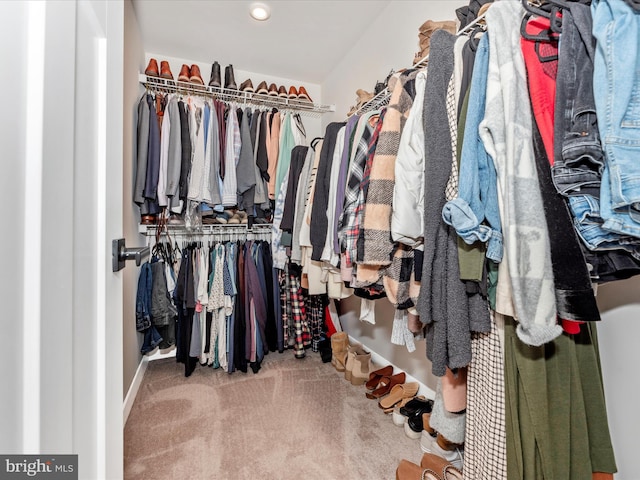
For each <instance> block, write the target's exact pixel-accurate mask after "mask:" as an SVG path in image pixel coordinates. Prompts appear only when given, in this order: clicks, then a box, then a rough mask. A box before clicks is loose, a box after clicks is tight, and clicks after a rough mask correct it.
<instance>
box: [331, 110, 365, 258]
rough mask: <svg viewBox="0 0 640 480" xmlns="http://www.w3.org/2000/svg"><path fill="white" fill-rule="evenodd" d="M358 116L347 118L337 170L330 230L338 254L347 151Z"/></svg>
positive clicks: (347, 165)
mask: <svg viewBox="0 0 640 480" xmlns="http://www.w3.org/2000/svg"><path fill="white" fill-rule="evenodd" d="M358 120H360V116H358V115H353V116H351V117H349V120H347V126H346V127H345V130H344V149H343V150H342V158H341V159H340V172H338V189H337V191H336V212H335V213H336V214H335V215H334V217H333V225H332V227H331V231H332V233H333V251H334V253H336V254H338V255H340V241H339V240H338V220H339V219H340V218H341V217H342V210H343V209H344V198H345V188H346V186H347V173H348V172H349V153H350V152H351V149H350V148H349V147H350V145H351V137H352V136H353V133H354V130H355V129H356V126H357V125H358Z"/></svg>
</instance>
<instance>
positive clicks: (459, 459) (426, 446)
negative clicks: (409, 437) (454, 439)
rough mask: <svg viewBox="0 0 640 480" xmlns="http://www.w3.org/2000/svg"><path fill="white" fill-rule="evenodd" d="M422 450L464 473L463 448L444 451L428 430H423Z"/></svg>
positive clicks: (421, 438)
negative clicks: (442, 459)
mask: <svg viewBox="0 0 640 480" xmlns="http://www.w3.org/2000/svg"><path fill="white" fill-rule="evenodd" d="M420 449H421V450H422V451H423V452H424V453H433V454H434V455H438V456H439V457H442V458H444V459H445V460H446V461H447V462H449V463H450V464H451V465H453V466H454V467H456V468H457V469H458V470H460V471H462V464H463V456H462V454H463V449H462V448H461V447H456V449H455V450H444V449H443V448H442V447H441V446H440V445H438V441H437V440H436V437H432V436H431V435H429V433H428V432H427V431H426V430H423V431H422V436H421V437H420Z"/></svg>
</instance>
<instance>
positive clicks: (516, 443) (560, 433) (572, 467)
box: [505, 317, 617, 480]
mask: <svg viewBox="0 0 640 480" xmlns="http://www.w3.org/2000/svg"><path fill="white" fill-rule="evenodd" d="M516 325H517V323H516V321H515V320H514V319H513V318H512V317H505V396H506V399H505V400H506V425H507V473H508V478H509V480H518V479H521V480H537V479H545V480H590V479H591V476H592V475H591V474H592V472H606V473H615V472H616V471H617V468H616V463H615V457H614V454H613V447H612V445H611V437H610V434H609V424H608V421H607V411H606V406H605V398H604V386H603V383H602V373H601V367H600V354H599V351H598V340H597V332H596V325H595V323H594V322H588V323H585V324H583V325H581V328H580V330H581V332H580V333H579V334H577V335H569V334H567V333H563V334H562V335H560V336H559V337H557V338H556V339H555V340H554V341H552V342H549V343H547V344H545V345H542V346H540V347H532V346H529V345H526V344H524V343H523V342H522V341H520V339H519V338H518V337H517V335H516Z"/></svg>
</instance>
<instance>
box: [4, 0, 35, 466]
mask: <svg viewBox="0 0 640 480" xmlns="http://www.w3.org/2000/svg"><path fill="white" fill-rule="evenodd" d="M27 21H28V16H27V4H26V3H24V2H7V3H5V4H4V5H3V6H2V14H0V39H1V40H2V42H1V43H2V45H3V46H2V47H0V52H1V55H2V57H1V58H2V64H3V65H11V68H12V70H13V71H14V74H13V75H2V76H1V77H0V86H1V87H2V91H3V92H11V95H6V97H7V98H5V100H4V106H5V108H6V111H7V112H12V114H11V115H2V116H0V144H2V149H3V154H2V161H1V162H0V163H2V167H3V170H4V171H5V172H7V173H8V172H11V173H10V174H3V175H0V200H1V201H2V204H3V205H14V206H15V207H16V208H6V209H5V210H6V211H5V217H4V224H5V225H6V226H9V225H10V227H9V228H6V227H3V234H2V235H0V250H1V251H3V252H11V254H10V255H5V259H4V268H3V270H4V271H5V275H1V276H0V299H2V304H3V305H4V308H3V312H2V315H1V316H0V318H1V319H2V320H1V321H0V324H1V325H2V332H3V337H4V338H5V339H9V340H10V341H6V342H3V343H4V345H3V347H2V348H1V349H0V379H1V380H2V395H0V425H1V426H2V427H1V429H2V434H1V435H0V451H2V452H6V453H7V454H10V453H16V454H17V453H21V452H22V443H23V438H22V411H23V408H22V395H23V369H24V364H23V362H21V361H20V360H19V359H21V358H22V347H23V333H22V332H23V325H22V322H21V319H22V318H23V312H24V310H23V303H22V298H23V296H24V290H23V279H24V277H23V262H24V253H25V252H24V243H25V242H24V225H25V215H24V210H23V209H22V208H20V203H21V200H22V197H23V196H24V193H23V192H24V188H25V182H26V178H25V162H24V159H25V154H26V141H25V140H26V138H25V135H26V131H25V128H24V127H25V124H26V109H25V108H24V105H25V103H26V101H27V84H26V79H27V73H28V72H27V45H28V42H27V34H28V31H27V28H26V26H27ZM9 45H11V48H9V47H8V46H9ZM5 228H6V229H5ZM7 273H9V274H7Z"/></svg>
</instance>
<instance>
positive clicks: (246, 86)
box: [240, 78, 255, 93]
mask: <svg viewBox="0 0 640 480" xmlns="http://www.w3.org/2000/svg"><path fill="white" fill-rule="evenodd" d="M240 91H241V92H251V93H253V92H255V90H254V88H253V83H252V82H251V79H250V78H247V79H246V80H245V81H244V82H242V83H241V84H240Z"/></svg>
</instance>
